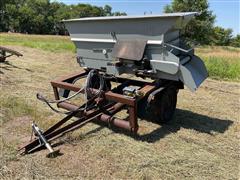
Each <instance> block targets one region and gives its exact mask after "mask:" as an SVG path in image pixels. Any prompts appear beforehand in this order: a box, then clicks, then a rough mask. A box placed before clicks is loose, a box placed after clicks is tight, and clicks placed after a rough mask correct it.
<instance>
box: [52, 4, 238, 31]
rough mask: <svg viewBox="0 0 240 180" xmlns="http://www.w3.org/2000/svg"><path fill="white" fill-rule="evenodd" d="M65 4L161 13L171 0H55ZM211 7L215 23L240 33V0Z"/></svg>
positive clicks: (141, 13)
mask: <svg viewBox="0 0 240 180" xmlns="http://www.w3.org/2000/svg"><path fill="white" fill-rule="evenodd" d="M54 1H58V2H63V3H65V4H78V3H88V4H92V5H96V6H104V5H106V4H108V5H110V6H111V7H112V11H121V12H126V13H127V14H128V15H143V14H144V12H145V13H146V14H153V15H154V14H161V13H163V8H164V6H165V5H167V4H170V3H171V0H149V1H147V0H89V1H85V0H54ZM208 2H209V6H210V7H209V9H210V10H212V11H213V14H215V15H216V20H215V25H217V26H221V27H224V28H231V29H232V30H233V35H236V34H240V0H209V1H208Z"/></svg>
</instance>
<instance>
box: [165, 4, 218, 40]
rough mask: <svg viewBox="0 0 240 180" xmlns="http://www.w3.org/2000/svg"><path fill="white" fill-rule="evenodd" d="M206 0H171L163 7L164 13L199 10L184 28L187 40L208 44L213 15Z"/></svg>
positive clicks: (211, 30)
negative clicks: (169, 3)
mask: <svg viewBox="0 0 240 180" xmlns="http://www.w3.org/2000/svg"><path fill="white" fill-rule="evenodd" d="M208 8H209V4H208V2H207V0H196V1H193V0H173V1H172V3H171V5H167V6H165V8H164V11H165V12H166V13H172V12H199V13H200V14H199V15H197V16H196V18H194V19H192V20H191V21H190V22H189V23H188V24H187V25H186V27H185V28H184V32H183V36H184V37H185V38H186V39H187V40H189V41H196V42H197V43H199V44H210V38H209V37H210V36H211V35H212V32H213V24H214V20H215V16H214V15H213V13H212V11H210V10H209V9H208Z"/></svg>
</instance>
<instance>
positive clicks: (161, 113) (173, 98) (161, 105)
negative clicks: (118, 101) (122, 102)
mask: <svg viewBox="0 0 240 180" xmlns="http://www.w3.org/2000/svg"><path fill="white" fill-rule="evenodd" d="M177 93H178V89H176V88H175V87H168V88H166V89H164V90H163V91H161V92H159V93H158V94H156V95H155V97H154V99H153V100H152V101H151V102H150V103H148V102H147V99H146V98H145V99H143V100H142V101H140V102H139V104H138V115H139V117H140V118H144V119H146V120H150V121H153V122H156V123H158V124H160V123H167V122H169V121H170V120H171V119H172V117H173V115H174V112H175V110H176V105H177Z"/></svg>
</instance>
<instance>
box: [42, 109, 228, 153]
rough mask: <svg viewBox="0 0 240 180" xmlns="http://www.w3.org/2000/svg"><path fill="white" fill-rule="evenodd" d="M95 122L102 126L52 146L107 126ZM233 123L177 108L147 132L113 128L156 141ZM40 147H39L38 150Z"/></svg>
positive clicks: (222, 129)
mask: <svg viewBox="0 0 240 180" xmlns="http://www.w3.org/2000/svg"><path fill="white" fill-rule="evenodd" d="M94 123H96V124H99V125H101V126H100V127H98V128H96V129H93V130H91V131H89V132H87V133H86V134H84V135H83V136H81V137H79V138H74V139H72V138H70V139H69V138H65V139H59V141H58V142H55V143H53V144H52V146H53V147H54V148H56V147H57V146H60V145H62V144H66V143H68V144H72V145H75V144H78V143H77V142H78V141H80V140H82V139H84V137H86V136H87V135H90V134H93V133H97V132H98V131H101V130H102V129H103V128H106V123H103V122H100V121H96V120H95V121H94ZM232 124H233V121H231V120H224V119H218V118H212V117H209V116H205V115H201V114H197V113H193V112H191V111H188V110H181V109H177V110H176V113H175V118H174V119H173V120H172V121H171V122H169V123H168V124H163V125H161V126H159V128H157V129H155V130H153V131H152V132H150V133H147V134H143V135H138V134H133V133H131V132H129V131H126V130H123V129H120V128H117V127H111V129H112V130H113V132H115V133H120V134H124V135H127V136H130V137H132V138H133V139H135V140H137V141H145V142H148V143H154V142H156V141H158V140H160V139H161V138H164V137H165V136H166V135H168V134H171V133H176V132H177V131H179V130H180V129H181V128H185V129H193V130H195V131H198V132H200V133H207V134H210V135H212V134H213V133H224V132H225V131H226V130H227V129H228V128H229V126H231V125H232ZM83 128H84V127H83ZM110 135H111V134H110ZM88 138H89V136H88ZM43 148H45V147H41V148H40V149H43ZM40 149H39V148H38V150H40Z"/></svg>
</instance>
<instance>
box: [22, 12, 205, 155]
mask: <svg viewBox="0 0 240 180" xmlns="http://www.w3.org/2000/svg"><path fill="white" fill-rule="evenodd" d="M195 14H196V13H195V12H189V13H173V14H164V15H161V16H134V17H129V16H123V17H99V18H81V19H72V20H66V21H64V23H65V25H66V27H67V29H68V31H69V33H70V36H71V40H72V41H73V42H74V44H75V45H76V47H77V62H78V63H79V64H80V66H81V67H84V69H85V71H82V72H79V73H75V74H72V75H69V76H66V77H62V78H60V79H57V80H54V81H52V82H51V85H52V87H53V91H54V95H55V99H56V100H54V101H49V100H47V99H46V98H44V97H43V96H40V95H38V99H40V100H42V101H43V102H45V103H47V105H48V106H49V107H50V108H52V109H53V110H54V111H56V112H59V113H63V112H62V111H59V110H58V109H55V108H54V107H53V106H52V105H51V104H52V103H56V104H57V106H58V107H59V108H63V109H65V110H67V112H65V114H66V116H65V117H64V118H63V119H62V120H60V121H59V122H58V123H56V124H55V125H53V126H52V127H50V128H49V129H48V130H46V131H45V132H42V133H41V134H40V135H37V137H36V138H37V139H36V140H34V141H32V142H31V143H29V144H28V145H26V146H23V147H22V148H21V149H22V150H24V152H23V153H31V152H34V151H35V150H38V149H39V148H40V147H42V146H43V145H45V146H46V144H49V143H50V142H51V141H52V140H54V139H56V138H58V137H60V136H62V135H63V134H65V133H67V132H69V131H73V130H75V129H77V128H80V127H82V126H83V125H85V124H86V123H88V122H95V123H97V122H98V121H103V122H105V123H107V124H108V125H109V126H117V127H120V128H123V129H126V130H129V131H131V132H134V133H137V131H138V117H140V118H144V119H148V120H151V121H154V122H156V123H165V122H168V121H169V120H170V119H171V118H172V116H173V114H174V112H175V109H176V103H177V93H178V91H179V89H183V87H184V85H186V86H187V87H188V88H189V89H190V90H192V91H195V90H196V89H197V88H198V87H199V86H200V84H201V83H202V82H203V81H204V80H205V79H206V78H207V71H206V68H205V65H204V63H203V61H202V60H201V59H200V58H199V57H197V56H195V55H194V50H193V49H192V48H190V49H186V46H185V44H184V43H183V42H182V41H181V38H180V30H181V29H182V28H183V27H184V25H185V24H186V23H187V22H188V21H189V20H190V19H191V18H192V17H194V15H195ZM122 74H134V75H135V76H138V77H141V78H143V79H145V78H148V81H145V80H136V79H132V78H124V77H123V76H122ZM84 78H85V79H86V83H85V85H84V87H82V88H80V87H78V86H77V85H75V82H76V81H78V80H80V79H84ZM112 86H115V87H114V88H113V87H112ZM71 91H73V92H75V94H73V95H70V92H71ZM78 94H85V99H86V102H85V103H84V104H81V105H75V104H72V103H70V102H69V100H70V99H72V98H74V97H76V96H77V95H78ZM123 109H127V112H128V117H126V118H125V119H120V118H118V117H116V116H115V114H116V113H117V112H119V111H121V110H123ZM72 117H78V118H79V119H77V120H76V121H74V122H72V123H68V121H69V120H70V119H71V118H72ZM65 124H66V125H65ZM64 125H65V126H64ZM43 141H44V142H43ZM49 145H50V144H49ZM50 151H53V150H52V149H51V148H50Z"/></svg>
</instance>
